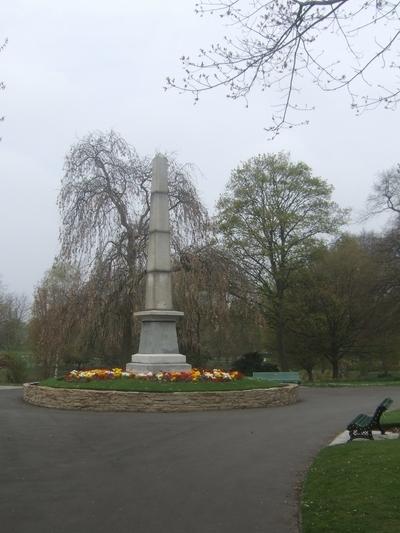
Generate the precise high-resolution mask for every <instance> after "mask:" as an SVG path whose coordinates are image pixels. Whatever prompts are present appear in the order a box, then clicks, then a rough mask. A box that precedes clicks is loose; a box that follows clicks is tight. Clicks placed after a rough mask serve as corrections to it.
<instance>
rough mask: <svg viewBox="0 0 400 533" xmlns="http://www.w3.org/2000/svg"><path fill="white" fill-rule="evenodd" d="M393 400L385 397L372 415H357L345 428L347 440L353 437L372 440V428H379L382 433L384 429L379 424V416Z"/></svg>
mask: <svg viewBox="0 0 400 533" xmlns="http://www.w3.org/2000/svg"><path fill="white" fill-rule="evenodd" d="M392 403H393V400H392V399H391V398H385V399H384V400H383V402H381V403H380V404H379V405H378V407H377V408H376V409H375V413H374V414H373V415H372V416H368V415H364V414H360V415H357V416H356V417H355V418H354V419H353V420H352V421H351V422H350V424H349V425H348V426H347V430H348V432H349V435H350V439H349V441H348V442H351V441H352V440H354V439H370V440H374V437H373V436H372V430H373V429H379V431H380V432H381V433H382V435H384V434H385V430H384V429H383V428H382V426H381V416H382V415H383V413H384V412H385V411H386V410H387V409H389V407H390V406H391V405H392Z"/></svg>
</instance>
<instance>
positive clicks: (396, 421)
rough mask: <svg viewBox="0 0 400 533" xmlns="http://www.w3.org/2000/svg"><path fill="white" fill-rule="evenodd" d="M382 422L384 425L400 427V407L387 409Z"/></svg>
mask: <svg viewBox="0 0 400 533" xmlns="http://www.w3.org/2000/svg"><path fill="white" fill-rule="evenodd" d="M381 423H382V425H384V426H396V427H400V409H394V410H393V411H386V412H385V413H384V414H383V416H382V418H381Z"/></svg>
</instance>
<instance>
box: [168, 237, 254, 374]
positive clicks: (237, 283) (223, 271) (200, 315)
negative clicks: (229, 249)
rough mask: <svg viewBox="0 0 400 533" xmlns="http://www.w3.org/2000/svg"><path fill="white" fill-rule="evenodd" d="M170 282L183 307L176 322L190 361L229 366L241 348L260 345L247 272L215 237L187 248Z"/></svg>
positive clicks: (243, 350) (249, 348) (250, 348)
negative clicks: (198, 245) (211, 241)
mask: <svg viewBox="0 0 400 533" xmlns="http://www.w3.org/2000/svg"><path fill="white" fill-rule="evenodd" d="M173 282H174V294H175V298H176V303H177V305H178V307H179V309H182V310H184V312H185V316H184V317H183V319H182V321H181V322H180V323H179V324H178V327H179V333H180V335H179V336H180V339H181V349H182V351H183V353H185V354H187V355H188V356H189V359H190V362H191V363H192V364H193V365H195V366H206V365H207V364H209V365H212V364H218V365H221V364H222V366H230V365H231V363H232V361H233V359H234V358H236V357H237V356H239V355H241V354H242V353H244V352H246V351H249V350H259V349H261V348H262V342H261V337H262V332H263V328H262V327H261V325H260V320H262V316H261V315H260V313H259V310H258V308H257V306H256V305H255V302H254V300H252V298H251V297H248V296H249V294H250V287H249V282H248V279H247V277H246V276H245V275H244V274H243V272H242V271H241V269H240V268H238V267H237V264H236V263H235V261H234V259H233V258H232V257H230V255H229V254H227V253H226V250H224V249H222V248H221V247H219V246H217V244H216V243H215V242H214V243H208V245H207V246H204V247H202V248H198V247H197V248H193V249H190V250H187V251H185V252H184V253H182V254H181V255H180V257H179V261H178V262H177V263H176V264H175V267H174V275H173ZM244 295H246V296H247V297H245V298H244V297H242V296H244Z"/></svg>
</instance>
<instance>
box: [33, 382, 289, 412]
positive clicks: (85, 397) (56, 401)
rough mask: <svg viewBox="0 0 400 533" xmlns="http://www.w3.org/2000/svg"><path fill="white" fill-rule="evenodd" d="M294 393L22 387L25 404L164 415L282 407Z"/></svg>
mask: <svg viewBox="0 0 400 533" xmlns="http://www.w3.org/2000/svg"><path fill="white" fill-rule="evenodd" d="M298 391H299V387H298V385H294V384H288V385H284V386H282V387H273V388H269V389H252V390H241V391H212V392H167V393H154V392H153V393H152V392H122V391H110V390H107V391H105V390H87V389H86V390H85V389H62V388H53V387H43V386H41V385H38V384H35V383H25V384H24V386H23V398H24V400H25V401H26V402H27V403H30V404H33V405H37V406H39V407H49V408H53V409H72V410H82V411H131V412H142V413H152V412H153V413H154V412H164V413H168V412H185V411H216V410H221V409H224V410H225V409H252V408H257V407H282V406H285V405H292V404H294V403H296V402H298V399H299V398H298Z"/></svg>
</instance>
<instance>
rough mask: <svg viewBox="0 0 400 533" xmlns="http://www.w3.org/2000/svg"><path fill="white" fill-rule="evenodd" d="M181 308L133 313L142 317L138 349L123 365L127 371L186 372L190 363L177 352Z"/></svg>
mask: <svg viewBox="0 0 400 533" xmlns="http://www.w3.org/2000/svg"><path fill="white" fill-rule="evenodd" d="M182 315H183V313H181V312H180V311H160V310H154V309H153V310H150V311H141V312H139V313H135V316H136V317H138V318H140V319H141V321H142V330H141V333H140V345H139V353H137V354H135V355H133V356H132V362H131V363H128V364H127V365H126V370H127V371H128V372H135V373H138V372H160V371H166V372H168V371H169V372H188V371H189V370H190V369H191V368H192V367H191V366H190V365H189V364H188V363H186V357H185V356H184V355H182V354H180V353H179V348H178V338H177V335H176V319H177V318H178V317H181V316H182Z"/></svg>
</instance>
